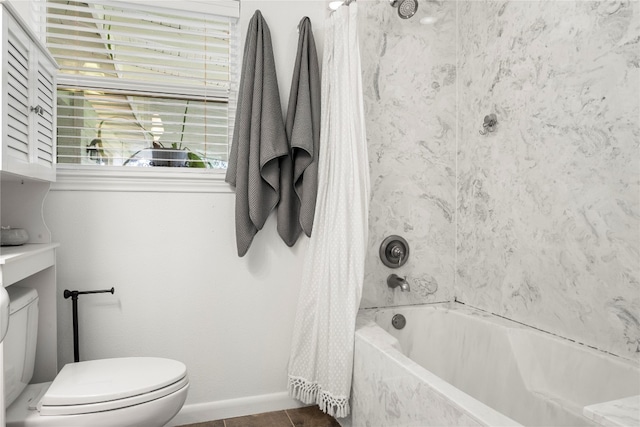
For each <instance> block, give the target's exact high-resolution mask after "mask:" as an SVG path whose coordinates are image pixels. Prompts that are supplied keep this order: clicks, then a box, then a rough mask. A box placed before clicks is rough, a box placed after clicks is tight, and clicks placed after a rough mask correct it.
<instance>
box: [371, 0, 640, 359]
mask: <svg viewBox="0 0 640 427" xmlns="http://www.w3.org/2000/svg"><path fill="white" fill-rule="evenodd" d="M639 9H640V2H638V1H627V0H621V1H617V0H612V1H601V2H594V1H494V0H490V1H489V0H478V1H467V0H460V1H435V2H424V1H422V2H421V3H420V8H419V10H418V14H417V15H416V17H414V18H412V19H409V20H402V19H399V18H398V16H397V15H396V13H395V10H394V9H392V8H391V7H389V4H388V2H387V1H386V0H379V1H377V0H376V1H366V2H361V4H360V5H359V13H360V22H359V25H360V28H359V31H360V41H361V56H362V68H363V91H364V98H365V115H366V119H367V139H368V144H369V159H370V163H371V165H370V168H371V182H372V196H371V197H372V199H371V206H370V220H369V221H370V238H369V248H368V255H367V267H366V274H365V278H366V280H365V285H364V289H363V296H362V303H361V307H380V306H395V305H403V304H411V303H423V302H437V301H448V300H452V299H453V298H454V297H455V298H457V299H458V300H459V301H463V302H465V303H467V304H470V305H473V306H477V307H480V308H483V309H486V310H489V311H492V312H495V313H497V314H500V315H504V316H507V317H509V318H512V319H515V320H518V321H520V322H523V323H526V324H529V325H532V326H535V327H538V328H541V329H544V330H547V331H550V332H553V333H556V334H558V335H561V336H564V337H568V338H571V339H574V340H576V341H578V342H583V343H586V344H588V345H591V346H594V347H597V348H600V349H602V350H606V351H610V352H612V353H615V354H617V355H621V356H623V357H627V358H631V359H635V360H638V359H640V187H639V181H640V153H639V141H640V130H639V127H640V119H639V117H640V108H639V103H640V97H639V96H638V93H639V91H640V88H639V81H640V46H639V44H640V22H639V21H640V17H639V15H640V11H639ZM427 15H431V16H435V17H436V18H438V20H437V21H436V23H435V24H433V25H421V24H420V23H419V20H420V18H422V17H424V16H427ZM490 113H494V114H496V116H497V119H498V125H497V128H496V130H495V132H490V133H488V134H487V135H484V136H483V135H480V133H479V131H480V130H482V129H483V127H482V123H483V118H484V116H485V115H488V114H490ZM390 234H399V235H402V236H404V237H405V238H406V239H407V240H408V241H409V244H410V245H411V257H410V259H409V262H408V263H407V264H406V265H405V266H403V267H401V268H399V269H395V270H391V269H389V268H387V267H385V266H384V265H383V264H382V263H381V262H380V260H379V258H378V248H379V245H380V243H381V241H382V240H383V239H384V237H386V236H387V235H390ZM391 272H395V273H397V274H399V275H401V276H405V275H406V276H407V279H408V281H409V282H410V284H411V286H412V291H411V292H410V293H402V292H400V291H399V290H390V289H388V288H387V286H386V284H385V279H386V277H387V276H388V274H389V273H391ZM434 289H437V290H436V291H435V293H432V291H433V290H434Z"/></svg>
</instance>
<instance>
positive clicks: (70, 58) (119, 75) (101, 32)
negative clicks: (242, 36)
mask: <svg viewBox="0 0 640 427" xmlns="http://www.w3.org/2000/svg"><path fill="white" fill-rule="evenodd" d="M187 3H191V4H196V5H198V4H199V6H200V7H201V8H204V9H205V10H206V11H207V12H208V13H202V12H195V11H190V10H178V9H168V8H163V7H158V6H157V4H158V2H147V3H125V2H119V1H109V0H85V1H82V2H75V1H62V0H48V1H47V29H46V31H47V47H48V48H49V50H50V51H51V53H52V55H53V56H54V57H55V58H56V60H57V61H58V63H59V65H60V71H59V73H58V108H57V153H58V154H57V156H58V157H57V161H58V164H59V165H65V164H66V165H93V166H96V165H100V166H164V167H191V168H209V169H225V168H226V165H227V157H228V151H229V150H228V147H229V144H230V139H231V137H230V136H231V134H232V126H233V108H231V106H233V104H234V102H232V101H233V97H234V95H233V93H234V84H233V82H234V74H235V72H236V62H237V54H236V51H237V34H236V33H237V16H238V6H237V3H238V2H237V1H209V2H185V4H187ZM177 4H180V3H177ZM181 6H182V5H181ZM211 10H214V11H215V12H216V13H215V14H214V13H209V11H211Z"/></svg>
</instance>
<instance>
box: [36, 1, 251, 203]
mask: <svg viewBox="0 0 640 427" xmlns="http://www.w3.org/2000/svg"><path fill="white" fill-rule="evenodd" d="M118 3H122V4H129V5H131V4H134V5H136V6H139V7H140V6H142V7H145V6H146V7H155V5H157V2H154V3H151V1H149V0H129V1H118ZM162 8H163V9H167V10H171V9H175V8H172V7H167V6H165V5H164V4H163V5H162ZM44 9H45V11H44V13H43V19H42V20H41V22H42V25H43V31H42V34H43V37H46V33H47V31H46V25H47V23H46V21H47V20H46V3H45V7H44ZM180 10H181V11H185V10H186V11H190V12H195V13H210V14H218V15H223V16H226V17H229V18H235V22H234V23H233V25H232V27H233V29H234V31H233V32H232V34H231V38H230V43H231V44H230V49H231V51H232V54H231V55H232V56H234V58H233V60H232V61H231V67H230V70H229V71H230V82H229V83H230V85H229V87H230V90H229V93H228V97H227V102H228V110H229V124H228V126H229V133H228V147H227V150H230V148H231V139H232V133H233V125H234V117H235V109H236V100H237V90H238V79H239V65H240V64H239V63H240V59H241V57H240V47H239V46H240V43H239V38H240V37H239V29H240V22H239V18H240V2H239V0H183V1H182V2H180ZM59 76H63V78H62V79H59V80H62V81H61V82H58V83H59V85H60V86H61V87H67V86H70V85H73V84H74V80H76V81H77V82H78V85H79V86H82V85H86V83H87V82H89V81H91V78H88V79H83V78H78V77H75V76H73V75H62V74H59ZM118 85H120V83H119V82H116V83H115V85H113V86H112V87H113V88H116V87H118ZM143 86H144V85H142V87H137V88H136V89H137V90H138V91H139V92H140V93H142V94H144V93H145V88H144V87H143ZM56 89H57V88H56ZM125 89H126V84H125ZM141 89H142V90H141ZM153 94H154V95H155V96H162V95H163V92H161V91H156V92H153ZM173 95H174V94H173ZM184 95H185V96H187V97H188V96H189V93H188V92H187V93H185V94H184ZM56 143H57V142H56ZM225 174H226V170H225V169H197V168H195V169H194V168H168V167H151V168H149V167H127V166H106V165H95V166H94V165H86V164H83V165H79V164H72V163H56V178H57V179H56V182H54V183H52V187H51V189H52V190H65V191H125V192H132V191H133V192H136V191H141V192H197V193H200V192H204V193H230V192H233V189H232V188H231V187H230V186H229V185H228V184H226V183H225V182H224V177H225Z"/></svg>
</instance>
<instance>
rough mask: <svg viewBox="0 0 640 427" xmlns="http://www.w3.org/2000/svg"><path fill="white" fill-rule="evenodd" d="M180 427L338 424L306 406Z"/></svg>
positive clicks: (323, 426)
mask: <svg viewBox="0 0 640 427" xmlns="http://www.w3.org/2000/svg"><path fill="white" fill-rule="evenodd" d="M180 427H340V424H338V422H337V421H336V420H335V419H334V418H333V417H331V416H329V415H327V414H325V413H324V412H322V411H321V410H320V409H319V408H318V407H317V406H306V407H304V408H296V409H287V410H285V411H275V412H265V413H263V414H256V415H247V416H244V417H237V418H227V419H225V420H216V421H207V422H204V423H196V424H189V425H184V426H180Z"/></svg>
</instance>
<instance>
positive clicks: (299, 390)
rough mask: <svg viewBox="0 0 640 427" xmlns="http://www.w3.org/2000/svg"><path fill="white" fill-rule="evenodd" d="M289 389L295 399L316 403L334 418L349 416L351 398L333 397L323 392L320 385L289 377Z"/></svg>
mask: <svg viewBox="0 0 640 427" xmlns="http://www.w3.org/2000/svg"><path fill="white" fill-rule="evenodd" d="M287 389H288V390H289V394H290V395H291V397H293V398H294V399H298V400H300V401H301V402H303V403H308V404H313V403H315V404H317V405H318V407H319V408H320V410H321V411H322V412H324V413H326V414H329V415H331V416H332V417H335V418H344V417H346V416H347V415H349V398H348V397H345V396H341V397H336V396H332V395H331V394H330V393H327V392H326V391H324V390H322V389H321V388H320V386H319V385H318V383H315V382H311V381H308V380H306V379H304V378H300V377H294V376H291V375H289V380H288V382H287Z"/></svg>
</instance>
